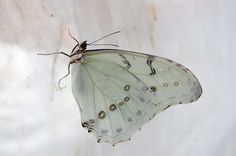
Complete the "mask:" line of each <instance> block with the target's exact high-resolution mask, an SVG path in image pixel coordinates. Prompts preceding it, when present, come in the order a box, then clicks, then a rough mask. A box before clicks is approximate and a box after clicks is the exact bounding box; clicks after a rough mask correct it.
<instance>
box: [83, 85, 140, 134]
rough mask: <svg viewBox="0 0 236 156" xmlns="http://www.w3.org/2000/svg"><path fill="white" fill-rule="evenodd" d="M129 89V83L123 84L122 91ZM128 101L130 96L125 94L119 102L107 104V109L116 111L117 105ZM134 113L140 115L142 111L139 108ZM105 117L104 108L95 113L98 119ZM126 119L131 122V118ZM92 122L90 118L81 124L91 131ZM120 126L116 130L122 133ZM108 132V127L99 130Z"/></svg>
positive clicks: (119, 105) (104, 132)
mask: <svg viewBox="0 0 236 156" xmlns="http://www.w3.org/2000/svg"><path fill="white" fill-rule="evenodd" d="M130 89H131V86H130V85H129V84H126V85H124V91H126V92H128V91H129V90H130ZM129 101H130V97H129V96H125V97H124V98H123V100H122V101H120V102H118V103H117V104H115V103H112V104H110V106H109V111H110V112H114V111H116V110H117V108H118V107H120V108H121V107H123V105H124V104H127V103H128V102H129ZM136 115H137V116H141V115H142V111H141V110H138V111H137V112H136ZM106 117H107V113H106V112H105V111H104V110H101V111H100V112H98V114H97V118H98V119H99V120H101V121H102V120H103V119H105V118H106ZM127 121H128V122H133V119H132V118H131V117H128V118H127ZM93 124H94V120H90V121H89V122H84V123H83V124H82V126H83V127H87V128H88V130H89V132H90V131H91V130H90V129H91V127H92V125H93ZM122 130H123V129H122V128H117V129H116V132H117V133H122ZM108 132H109V130H108V129H103V130H101V134H107V133H108Z"/></svg>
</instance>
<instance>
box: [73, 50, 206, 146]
mask: <svg viewBox="0 0 236 156" xmlns="http://www.w3.org/2000/svg"><path fill="white" fill-rule="evenodd" d="M83 59H84V60H83V62H82V63H77V64H74V65H73V68H72V84H73V85H72V90H73V95H74V97H75V99H76V101H77V102H78V104H79V107H80V110H81V120H82V125H83V126H84V127H86V128H88V131H89V132H93V133H94V134H95V135H96V137H97V138H98V141H108V142H111V143H113V144H116V143H118V142H121V141H124V140H127V139H129V138H130V137H131V135H132V134H133V133H134V132H135V131H137V130H138V129H139V128H141V127H142V125H143V124H144V123H146V122H147V121H149V120H150V119H151V118H152V117H153V116H154V115H155V114H156V113H158V112H160V111H163V110H165V109H166V108H168V107H170V106H172V105H176V104H181V103H190V102H193V101H195V100H197V99H198V98H199V97H200V95H201V93H202V89H201V85H200V83H199V82H198V80H197V78H196V77H195V76H194V75H193V74H192V72H191V71H190V70H188V69H187V68H186V67H184V66H182V65H180V64H178V63H176V62H174V61H171V60H168V59H165V58H161V57H156V56H151V55H146V54H140V53H134V52H129V51H121V50H113V49H112V50H108V49H106V50H89V51H85V55H84V58H83Z"/></svg>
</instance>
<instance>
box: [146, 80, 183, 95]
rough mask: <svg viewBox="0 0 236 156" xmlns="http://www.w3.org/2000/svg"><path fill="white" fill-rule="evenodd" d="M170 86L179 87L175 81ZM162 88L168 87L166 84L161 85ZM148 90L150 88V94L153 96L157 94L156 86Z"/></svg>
mask: <svg viewBox="0 0 236 156" xmlns="http://www.w3.org/2000/svg"><path fill="white" fill-rule="evenodd" d="M172 84H173V86H175V87H177V86H179V82H177V81H175V82H173V83H172ZM162 86H163V87H164V88H167V87H169V84H168V83H163V84H162ZM149 88H150V92H151V93H153V94H154V95H156V92H158V88H157V86H154V85H152V86H150V87H149Z"/></svg>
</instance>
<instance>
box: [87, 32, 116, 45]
mask: <svg viewBox="0 0 236 156" xmlns="http://www.w3.org/2000/svg"><path fill="white" fill-rule="evenodd" d="M120 32H121V31H116V32H113V33H110V34H108V35H106V36H103V37H101V38H99V39H97V40H95V41H93V42H91V43H88V44H87V45H91V44H93V43H95V42H97V41H100V40H102V39H104V38H106V37H108V36H111V35H114V34H118V33H120Z"/></svg>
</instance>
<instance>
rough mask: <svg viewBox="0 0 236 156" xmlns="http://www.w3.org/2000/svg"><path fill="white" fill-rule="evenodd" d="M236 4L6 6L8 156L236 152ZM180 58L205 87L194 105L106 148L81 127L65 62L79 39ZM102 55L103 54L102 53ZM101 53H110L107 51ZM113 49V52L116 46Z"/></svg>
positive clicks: (3, 127)
mask: <svg viewBox="0 0 236 156" xmlns="http://www.w3.org/2000/svg"><path fill="white" fill-rule="evenodd" d="M235 6H236V2H235V1H234V0H169V1H166V0H119V1H111V0H99V1H98V0H87V1H86V0H67V1H58V0H40V1H39V0H38V1H27V0H20V1H14V0H8V1H4V0H0V21H1V24H0V55H1V56H0V155H1V156H85V155H86V156H94V155H98V156H100V155H101V156H106V155H109V156H110V155H114V156H119V155H122V156H124V155H135V156H143V155H146V156H152V155H159V156H160V155H161V156H199V155H201V156H213V155H214V156H222V155H224V156H234V155H236V148H235V147H236V122H235V119H236V113H235V110H236V102H235V87H236V85H235V82H234V80H235V79H236V72H235V67H236V61H235V60H236V54H235V51H236V44H235V40H236V37H235V36H236V31H235V28H236V20H235V19H236V9H235ZM67 29H70V31H71V33H72V34H73V35H74V36H75V37H76V38H77V39H79V40H80V41H83V40H88V41H93V40H95V39H97V38H99V37H101V36H103V35H106V34H108V33H111V32H113V31H117V30H121V31H122V33H120V34H118V35H114V36H111V37H109V38H106V39H104V40H102V41H101V42H100V43H114V44H118V45H119V46H120V49H127V50H132V51H138V52H144V53H150V54H153V55H159V56H162V57H167V58H170V59H172V60H175V61H177V62H179V63H181V64H184V65H185V66H186V67H188V68H189V69H191V70H192V71H193V72H194V73H195V75H196V76H197V77H198V78H199V80H200V82H201V84H202V86H203V95H202V97H201V98H200V99H199V100H198V101H197V102H194V103H192V104H187V105H181V106H176V107H171V108H170V109H168V110H166V111H164V112H162V113H160V114H159V115H158V116H157V117H155V118H154V119H153V120H152V121H151V122H149V123H148V124H146V125H145V126H144V127H143V128H142V130H141V131H139V132H137V133H135V134H134V135H133V137H132V138H131V141H129V142H124V143H121V144H118V145H117V146H115V147H112V146H111V145H110V144H107V143H103V144H98V143H97V142H96V139H95V137H94V136H92V135H91V134H88V133H87V131H86V130H85V129H83V128H82V127H81V124H80V113H79V109H78V106H77V104H76V102H75V100H74V98H73V96H72V92H71V84H70V77H68V78H67V79H65V80H64V81H63V82H62V83H63V85H64V86H65V87H64V88H63V89H62V90H59V89H58V87H57V82H58V80H59V79H60V78H61V77H62V76H64V75H65V73H66V72H67V71H66V70H67V64H68V61H69V60H68V59H67V58H65V57H63V56H48V57H44V56H37V55H36V54H37V53H39V52H42V53H50V52H55V51H65V52H70V50H71V48H72V47H73V46H74V45H75V42H74V41H73V40H72V39H71V38H70V37H69V35H68V33H67ZM96 48H100V47H96ZM101 48H102V47H101ZM108 48H110V47H108Z"/></svg>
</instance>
